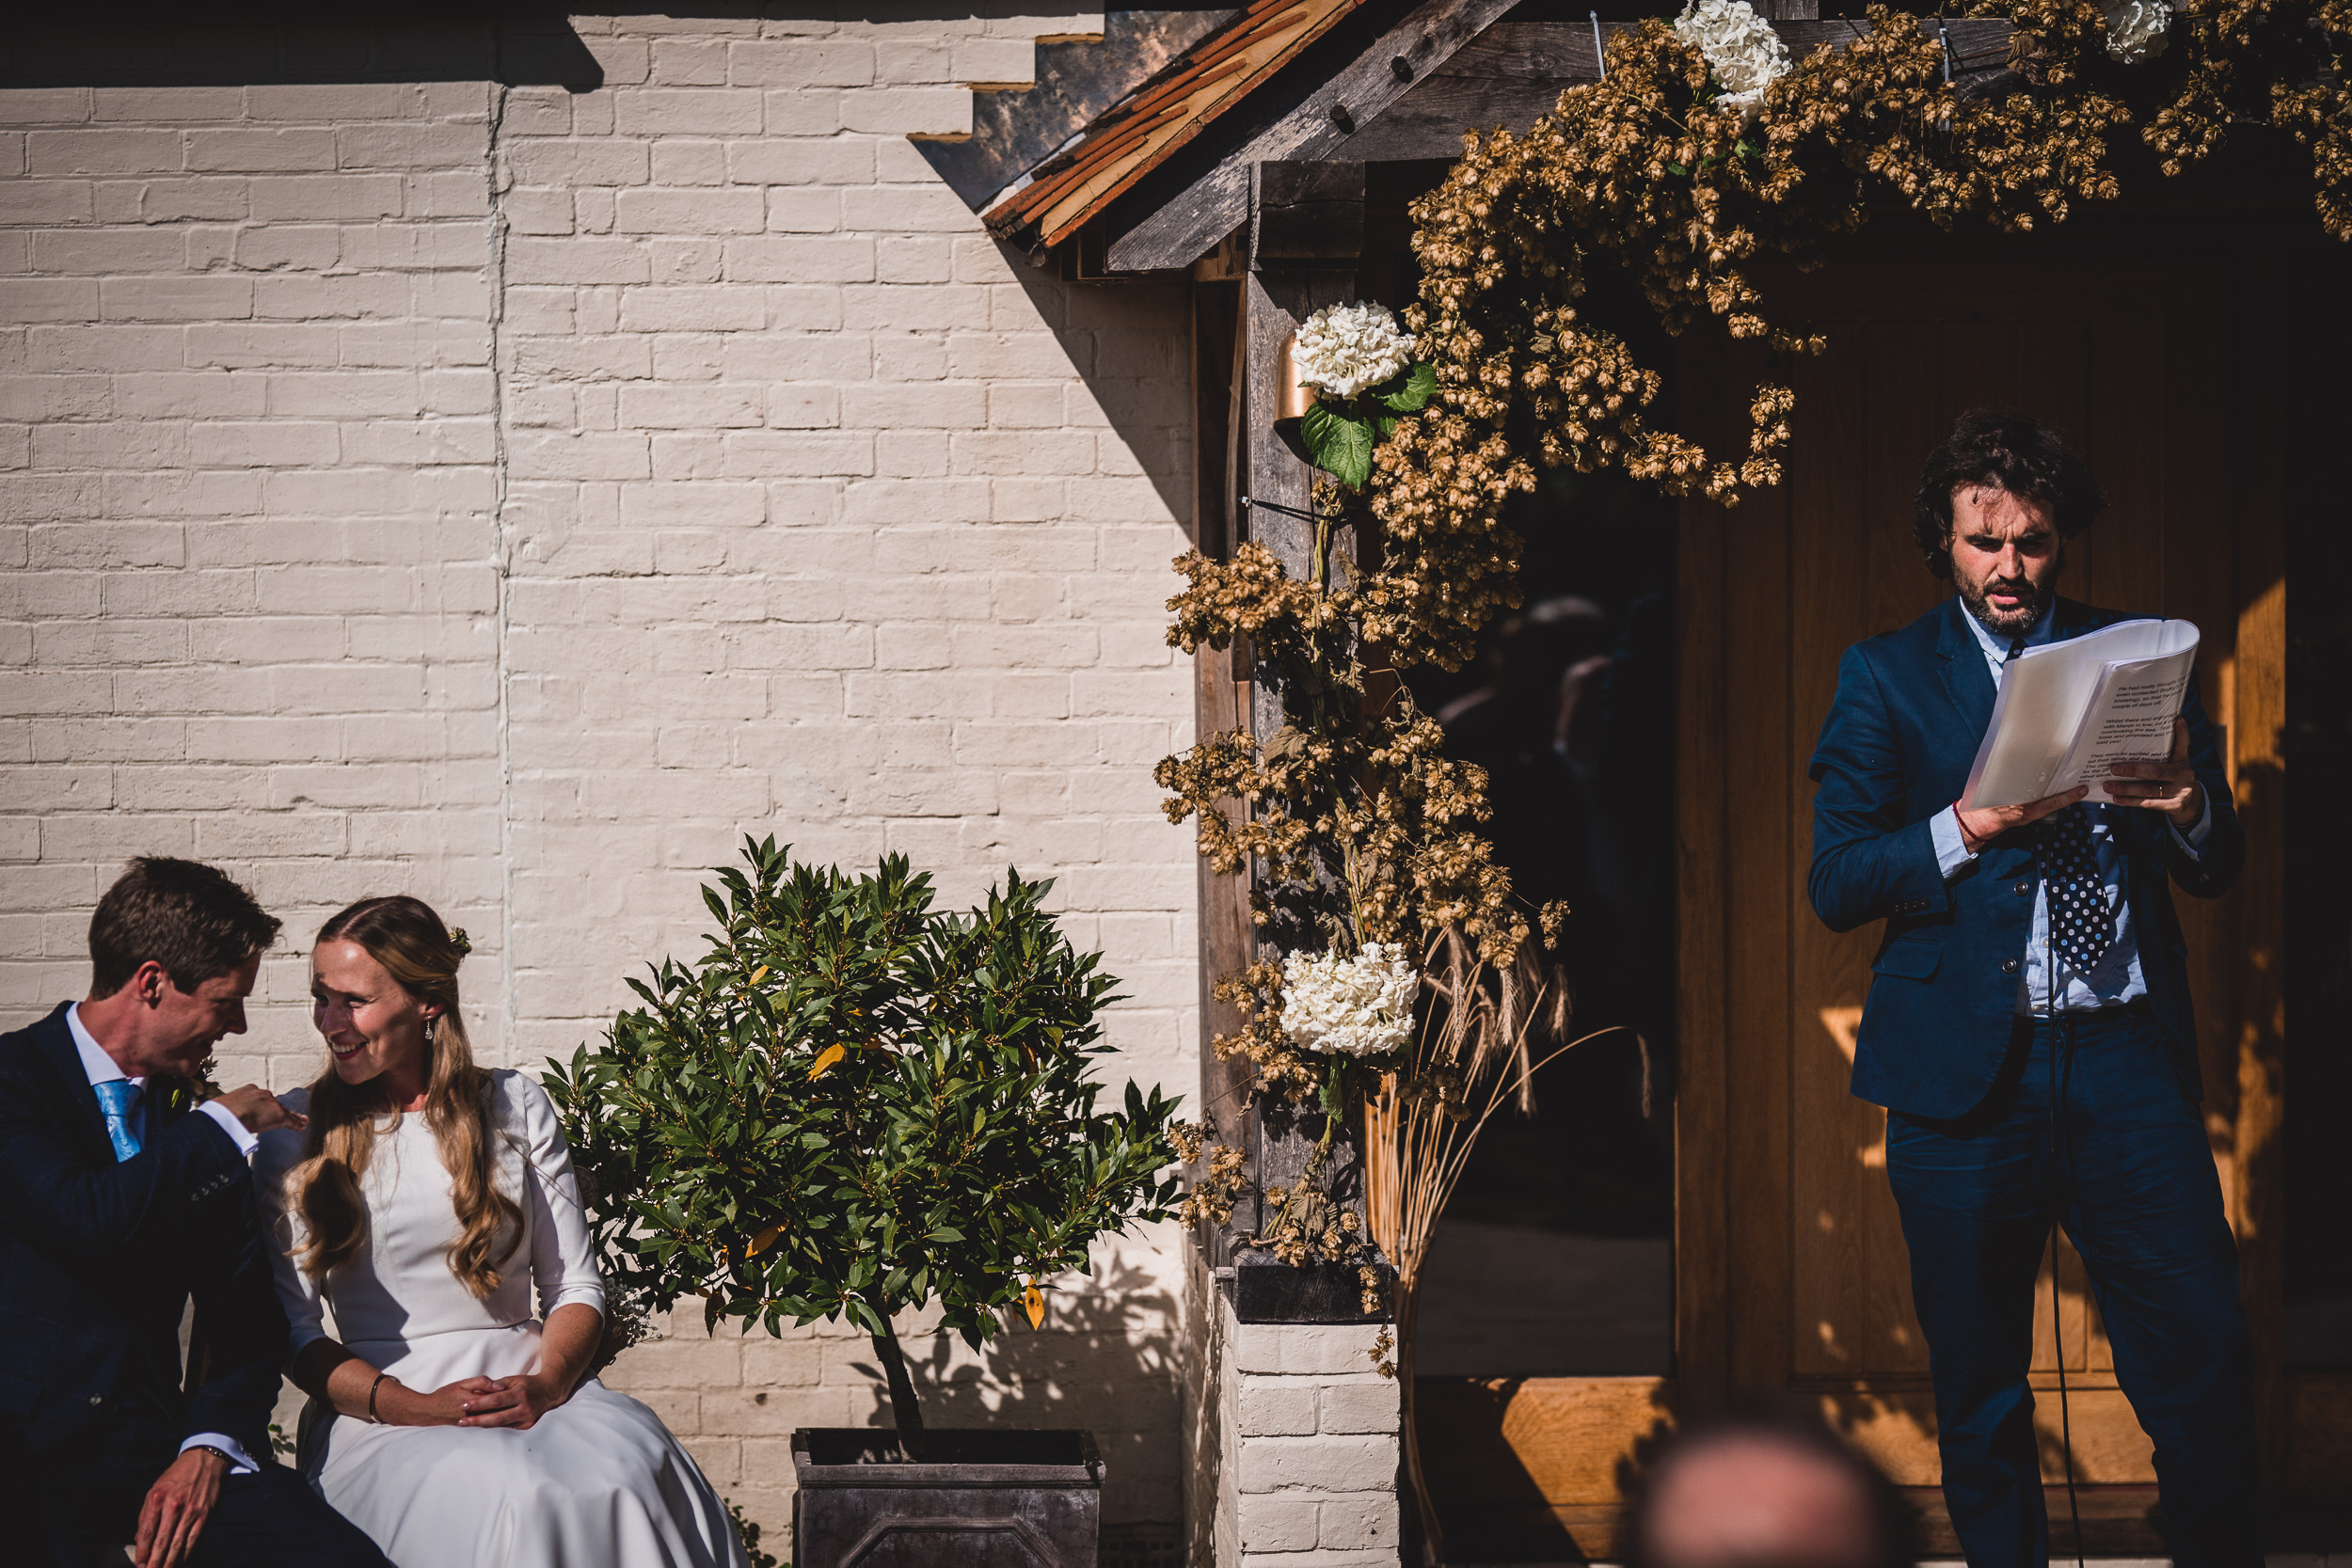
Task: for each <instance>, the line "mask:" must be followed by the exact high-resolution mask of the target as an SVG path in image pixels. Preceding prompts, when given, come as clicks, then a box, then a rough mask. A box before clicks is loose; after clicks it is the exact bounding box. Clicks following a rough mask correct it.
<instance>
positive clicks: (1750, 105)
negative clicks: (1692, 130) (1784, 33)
mask: <svg viewBox="0 0 2352 1568" xmlns="http://www.w3.org/2000/svg"><path fill="white" fill-rule="evenodd" d="M1675 37H1677V38H1678V39H1680V40H1682V41H1683V42H1685V43H1687V44H1689V45H1691V47H1692V48H1693V49H1696V50H1697V51H1698V52H1699V53H1700V54H1701V55H1705V56H1706V57H1707V69H1708V71H1711V72H1713V73H1714V77H1715V85H1716V86H1717V87H1721V88H1722V89H1723V96H1722V97H1720V98H1718V99H1716V100H1715V106H1716V107H1717V108H1719V109H1737V110H1739V111H1740V114H1742V115H1743V116H1753V115H1754V114H1755V113H1756V110H1757V109H1759V108H1761V107H1762V106H1763V103H1764V89H1765V88H1766V87H1771V86H1772V84H1773V83H1774V82H1775V81H1777V80H1779V79H1780V78H1781V77H1783V76H1785V75H1787V74H1788V45H1787V44H1785V43H1783V42H1781V41H1780V35H1779V34H1778V33H1775V32H1773V31H1772V24H1771V23H1769V22H1767V21H1765V20H1764V19H1763V18H1762V17H1760V16H1758V15H1757V14H1756V8H1755V7H1753V6H1751V5H1749V4H1748V0H1691V3H1690V4H1689V5H1688V6H1685V7H1684V8H1682V14H1681V15H1680V16H1678V17H1677V18H1675Z"/></svg>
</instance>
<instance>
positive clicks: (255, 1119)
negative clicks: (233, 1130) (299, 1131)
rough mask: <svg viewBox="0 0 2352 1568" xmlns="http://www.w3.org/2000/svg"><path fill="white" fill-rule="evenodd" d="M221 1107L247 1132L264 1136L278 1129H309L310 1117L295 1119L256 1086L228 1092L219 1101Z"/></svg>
mask: <svg viewBox="0 0 2352 1568" xmlns="http://www.w3.org/2000/svg"><path fill="white" fill-rule="evenodd" d="M220 1103H221V1105H222V1106H223V1107H224V1108H225V1109H226V1110H227V1111H228V1112H229V1114H230V1116H232V1117H236V1118H237V1119H238V1120H239V1121H241V1122H244V1123H245V1130H246V1132H255V1133H260V1132H271V1131H273V1130H274V1129H277V1128H280V1127H294V1128H301V1127H308V1126H310V1117H304V1116H297V1115H295V1114H294V1112H292V1111H289V1110H287V1109H286V1107H285V1106H284V1105H282V1104H280V1103H279V1102H278V1097H277V1096H276V1095H274V1094H272V1093H270V1092H269V1090H267V1089H265V1088H263V1087H262V1085H259V1084H247V1085H246V1086H245V1087H243V1088H241V1089H230V1091H229V1092H228V1093H227V1094H224V1095H222V1096H221V1097H220Z"/></svg>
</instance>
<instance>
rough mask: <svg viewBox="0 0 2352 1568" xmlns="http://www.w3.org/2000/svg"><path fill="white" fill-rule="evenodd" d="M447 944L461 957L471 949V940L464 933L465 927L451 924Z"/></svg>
mask: <svg viewBox="0 0 2352 1568" xmlns="http://www.w3.org/2000/svg"><path fill="white" fill-rule="evenodd" d="M449 944H450V945H451V946H452V947H454V948H456V949H457V956H458V957H459V958H464V957H465V956H466V955H467V954H469V953H470V952H472V951H473V942H472V940H471V939H470V938H469V937H468V936H467V935H466V928H465V927H463V926H452V927H450V928H449Z"/></svg>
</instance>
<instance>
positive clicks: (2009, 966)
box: [2001, 958, 2017, 974]
mask: <svg viewBox="0 0 2352 1568" xmlns="http://www.w3.org/2000/svg"><path fill="white" fill-rule="evenodd" d="M2001 973H2002V974H2016V973H2017V960H2016V959H2015V958H2003V959H2002V960H2001Z"/></svg>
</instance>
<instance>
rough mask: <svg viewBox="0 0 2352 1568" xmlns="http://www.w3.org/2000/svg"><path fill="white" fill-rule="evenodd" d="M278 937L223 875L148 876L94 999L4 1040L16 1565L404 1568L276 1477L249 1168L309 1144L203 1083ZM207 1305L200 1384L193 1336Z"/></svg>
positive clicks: (8, 1409) (262, 1097) (97, 942)
mask: <svg viewBox="0 0 2352 1568" xmlns="http://www.w3.org/2000/svg"><path fill="white" fill-rule="evenodd" d="M277 935H278V922H277V921H276V920H274V919H272V918H271V917H270V916H269V915H267V914H264V913H263V912H262V910H261V908H260V906H258V905H256V904H255V903H254V902H253V899H252V897H251V895H248V894H247V893H246V891H245V889H243V888H241V887H239V886H238V885H237V884H236V883H234V882H232V881H230V879H228V878H227V877H224V876H222V875H221V874H220V873H219V872H218V871H215V870H214V869H213V868H212V867H211V866H208V865H199V864H196V863H193V862H190V861H177V860H164V859H151V860H137V861H134V862H132V863H131V868H130V870H129V871H128V872H126V873H125V874H124V875H123V877H122V878H121V879H119V880H118V881H117V882H116V883H115V885H114V886H113V887H112V888H111V889H110V890H108V892H107V894H106V895H105V897H104V898H103V899H102V900H100V902H99V906H98V911H97V913H96V914H95V915H94V916H93V917H92V919H91V921H90V929H89V947H90V965H91V970H92V976H91V985H90V994H89V996H88V998H87V1000H85V1001H82V1002H77V1003H65V1004H60V1005H59V1006H58V1007H57V1009H56V1011H55V1012H53V1013H51V1014H50V1015H49V1016H48V1017H47V1018H44V1019H42V1020H41V1021H40V1022H39V1023H36V1024H34V1025H33V1026H32V1027H30V1028H28V1029H20V1030H17V1031H16V1032H14V1033H13V1034H8V1035H4V1036H0V1498H5V1499H6V1502H7V1504H8V1507H7V1509H6V1513H5V1516H0V1530H5V1531H6V1532H7V1533H6V1535H5V1537H0V1543H4V1544H0V1557H5V1558H6V1559H7V1560H8V1561H10V1562H30V1563H49V1564H56V1565H59V1568H86V1565H87V1564H89V1563H93V1562H112V1563H115V1564H118V1565H119V1564H120V1563H121V1562H122V1560H123V1556H122V1549H123V1547H124V1546H125V1545H126V1544H129V1545H132V1546H133V1547H134V1548H135V1560H136V1561H137V1562H138V1563H139V1564H140V1565H141V1568H178V1565H179V1564H181V1563H183V1562H184V1563H188V1564H191V1565H193V1568H201V1565H205V1564H213V1563H218V1564H223V1565H228V1564H275V1563H284V1564H288V1565H293V1564H297V1563H299V1564H303V1565H304V1568H388V1565H386V1564H385V1562H384V1559H383V1556H382V1554H381V1553H379V1552H378V1551H377V1550H376V1549H375V1546H374V1544H373V1543H371V1542H370V1541H369V1540H368V1538H367V1537H366V1536H364V1535H362V1534H361V1533H360V1532H359V1531H358V1528H355V1527H354V1526H352V1525H351V1524H350V1523H348V1522H347V1521H346V1520H344V1519H343V1518H342V1515H340V1514H338V1513H335V1512H334V1511H333V1510H332V1509H330V1508H328V1507H327V1506H326V1504H325V1503H324V1502H322V1501H320V1500H319V1498H318V1497H316V1495H314V1494H313V1493H312V1492H311V1491H310V1488H309V1487H308V1486H307V1485H305V1484H304V1483H303V1481H302V1480H301V1478H300V1477H298V1476H296V1475H294V1473H293V1472H292V1471H290V1470H287V1469H284V1468H282V1467H281V1466H279V1465H277V1464H276V1463H275V1462H274V1461H273V1460H272V1459H271V1457H270V1443H269V1432H268V1426H269V1415H270V1410H271V1408H272V1406H274V1405H275V1404H276V1403H277V1401H278V1369H279V1368H280V1367H281V1366H283V1365H284V1363H285V1359H286V1351H287V1342H288V1337H287V1329H286V1315H285V1312H284V1309H283V1308H281V1307H279V1306H278V1292H277V1290H276V1288H275V1286H274V1285H273V1284H272V1282H271V1277H270V1259H269V1254H268V1251H267V1240H266V1237H265V1236H264V1234H263V1232H262V1228H261V1225H260V1223H259V1220H258V1217H257V1213H256V1210H255V1207H254V1200H253V1178H252V1174H251V1172H250V1171H249V1169H248V1168H247V1166H246V1155H247V1154H249V1153H250V1152H251V1151H252V1148H253V1146H254V1141H255V1137H254V1135H255V1134H256V1133H258V1132H263V1131H266V1130H267V1129H270V1128H273V1127H288V1126H297V1125H299V1122H298V1120H297V1119H296V1118H295V1117H294V1116H293V1114H292V1113H291V1112H289V1111H287V1110H286V1109H285V1107H283V1106H282V1105H280V1104H279V1103H278V1101H277V1100H276V1099H275V1098H274V1097H272V1096H271V1095H270V1093H269V1091H267V1090H266V1089H263V1088H262V1087H260V1086H259V1085H246V1086H245V1087H244V1088H241V1089H237V1090H234V1091H232V1092H230V1093H229V1094H226V1095H223V1096H220V1097H219V1098H217V1099H215V1100H213V1101H208V1102H206V1103H204V1104H202V1105H200V1106H199V1105H197V1104H195V1103H194V1097H193V1095H192V1094H191V1092H190V1086H189V1082H188V1080H189V1077H190V1075H191V1074H193V1073H194V1072H195V1071H196V1069H198V1068H199V1067H201V1066H202V1065H203V1063H204V1061H205V1059H206V1058H207V1057H208V1056H210V1055H211V1054H212V1048H213V1042H214V1041H215V1040H217V1039H219V1038H220V1037H222V1036H223V1035H241V1034H243V1033H245V999H246V996H247V995H248V994H249V993H250V992H251V991H252V990H253V980H254V975H255V973H256V971H257V970H258V969H259V967H260V964H261V959H262V951H263V950H264V949H266V948H267V947H268V946H269V944H270V943H271V942H273V941H275V940H276V939H277ZM191 1298H193V1300H194V1302H195V1306H196V1339H197V1342H198V1343H199V1345H200V1346H201V1347H202V1348H201V1351H200V1353H199V1357H198V1359H199V1365H198V1366H196V1367H194V1368H191V1369H190V1370H189V1375H188V1376H186V1377H185V1378H184V1379H183V1375H182V1370H181V1366H180V1323H181V1318H182V1315H183V1312H184V1311H185V1310H186V1307H187V1305H188V1303H189V1301H190V1299H191Z"/></svg>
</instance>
